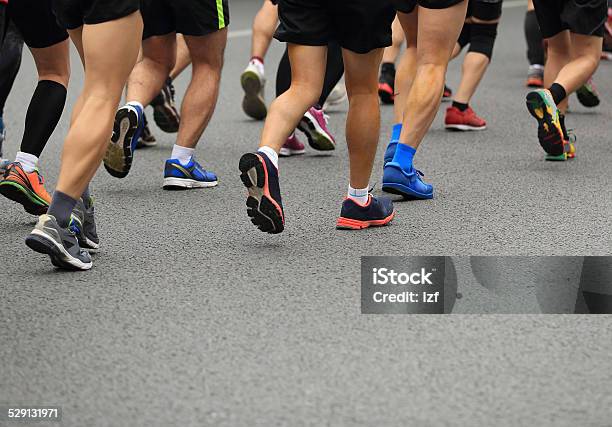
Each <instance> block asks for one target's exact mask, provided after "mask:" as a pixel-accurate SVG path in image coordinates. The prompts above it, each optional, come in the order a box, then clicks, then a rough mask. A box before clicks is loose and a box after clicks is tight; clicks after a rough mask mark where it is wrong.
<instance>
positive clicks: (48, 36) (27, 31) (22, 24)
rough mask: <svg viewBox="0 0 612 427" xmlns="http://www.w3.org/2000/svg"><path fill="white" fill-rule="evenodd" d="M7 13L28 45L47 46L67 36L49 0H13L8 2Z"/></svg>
mask: <svg viewBox="0 0 612 427" xmlns="http://www.w3.org/2000/svg"><path fill="white" fill-rule="evenodd" d="M7 14H8V18H9V19H10V20H11V21H13V24H15V27H17V29H18V30H19V32H20V33H21V35H22V37H23V41H24V42H25V44H26V45H27V46H28V47H31V48H34V49H40V48H44V47H49V46H53V45H54V44H57V43H59V42H63V41H64V40H66V39H67V38H68V33H67V32H66V30H64V29H63V28H62V27H60V26H59V25H58V23H57V20H56V19H55V15H54V14H53V10H52V8H51V0H13V1H11V2H9V4H8V8H7Z"/></svg>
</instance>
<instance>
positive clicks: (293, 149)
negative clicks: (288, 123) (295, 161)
mask: <svg viewBox="0 0 612 427" xmlns="http://www.w3.org/2000/svg"><path fill="white" fill-rule="evenodd" d="M304 148H305V147H304V144H302V142H301V141H300V140H299V139H298V138H297V136H296V135H295V132H293V133H292V134H291V136H290V137H289V138H287V142H285V143H284V144H283V146H282V147H281V149H280V153H279V155H280V156H281V157H289V156H295V155H297V154H304V151H305V150H304Z"/></svg>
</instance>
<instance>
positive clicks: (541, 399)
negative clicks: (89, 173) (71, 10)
mask: <svg viewBox="0 0 612 427" xmlns="http://www.w3.org/2000/svg"><path fill="white" fill-rule="evenodd" d="M259 4H260V2H257V1H250V0H249V1H246V0H243V1H238V0H233V1H232V23H231V30H232V31H233V33H232V38H231V40H230V41H229V44H228V48H227V53H226V65H225V70H224V75H223V82H222V87H221V95H220V99H219V104H218V108H217V111H216V113H215V116H214V118H213V120H212V123H211V125H210V128H209V129H208V130H207V132H206V134H205V135H204V137H203V138H202V141H201V142H200V146H199V147H198V151H197V153H198V156H199V159H200V160H201V161H202V162H203V163H204V165H205V166H206V167H207V168H209V169H211V170H213V171H215V172H216V173H217V174H218V175H219V177H220V183H219V186H218V187H217V188H214V189H205V190H201V191H190V192H164V191H162V189H161V183H162V167H163V161H164V160H165V159H166V158H167V157H168V156H169V154H170V150H171V147H172V144H173V136H172V135H167V134H164V133H162V132H161V131H159V130H158V129H156V128H154V133H155V135H156V137H157V138H158V140H159V142H160V143H159V145H158V147H156V148H151V149H147V150H143V151H139V152H138V153H137V156H136V159H135V165H134V167H133V168H132V171H131V173H130V175H129V176H128V177H127V178H126V179H123V180H118V179H114V178H111V177H110V176H109V175H108V174H106V172H105V171H104V170H103V169H101V170H100V171H99V173H98V175H97V176H96V178H95V180H94V184H93V188H94V194H95V196H96V203H97V214H98V216H97V220H98V227H99V232H100V235H101V239H102V250H101V252H100V253H99V254H98V255H96V256H95V258H94V268H93V270H91V271H90V272H87V273H66V272H57V271H55V270H54V269H53V268H52V266H51V264H50V262H49V260H48V259H47V258H46V257H43V256H41V255H38V254H35V253H33V252H31V251H29V250H28V249H27V248H26V246H25V244H24V237H25V236H26V234H27V233H28V232H29V231H30V230H31V228H32V227H33V224H34V221H35V219H34V218H33V217H31V216H28V215H27V214H25V213H24V212H23V210H22V209H20V207H19V206H17V205H15V204H12V203H9V202H7V201H2V202H1V205H2V207H1V208H0V237H1V240H2V245H1V246H0V272H1V273H2V276H1V277H2V279H1V282H0V283H1V284H0V403H3V402H4V403H10V404H30V405H59V406H61V407H62V409H63V421H62V422H61V423H60V424H59V425H65V426H171V425H172V426H196V425H197V426H201V425H207V426H208V425H210V426H272V425H290V426H294V425H295V426H298V425H300V426H301V425H317V426H320V425H362V426H373V425H379V426H383V425H384V426H386V425H410V426H451V425H452V426H454V425H466V426H490V425H492V424H495V425H498V426H516V425H524V426H577V425H580V426H612V385H611V384H612V358H611V357H610V355H611V354H612V328H610V321H611V319H612V317H610V316H580V315H565V316H564V315H557V316H544V315H515V316H508V315H501V314H489V315H481V316H466V315H451V316H435V315H430V316H405V315H404V316H402V315H396V316H390V315H387V316H385V315H361V314H360V305H359V301H360V294H359V292H360V291H359V280H360V257H361V256H364V255H500V256H501V255H581V256H582V255H609V254H610V252H611V250H610V249H611V247H612V237H611V235H610V229H611V228H612V227H611V222H612V219H611V218H612V215H610V214H611V212H612V194H611V193H612V173H610V165H611V164H612V144H611V140H610V136H609V134H608V133H607V132H608V130H609V123H610V120H612V109H611V108H610V102H609V96H610V94H611V93H612V65H611V64H609V63H603V64H602V65H601V67H600V69H599V71H598V72H597V75H596V77H595V81H596V83H597V84H598V86H599V88H600V91H601V92H602V93H603V94H604V100H603V103H602V105H601V106H600V107H598V108H596V109H593V110H588V109H585V108H583V107H581V106H580V105H579V103H578V102H577V100H576V99H575V98H572V99H571V110H572V112H571V114H570V115H569V116H568V119H567V121H568V125H569V127H570V128H574V129H575V132H576V134H577V136H578V145H577V147H578V157H577V159H576V160H574V161H573V162H567V163H550V162H544V161H543V153H542V151H541V149H540V147H539V145H538V143H537V140H536V129H535V126H534V121H533V119H532V118H531V117H530V116H529V114H528V113H527V111H526V109H525V105H524V94H525V88H524V87H523V79H524V78H525V73H526V69H527V63H526V58H525V43H524V40H523V35H522V31H523V30H522V25H523V14H524V6H521V5H518V6H517V4H516V3H513V2H508V3H507V6H512V7H508V8H506V9H505V10H504V16H503V18H502V23H501V26H500V34H499V37H498V44H497V46H496V51H495V54H494V59H493V64H492V65H491V68H490V70H489V72H488V74H487V76H486V78H485V79H484V81H483V83H482V85H481V88H480V90H479V92H478V94H477V95H476V97H475V98H474V100H473V106H474V108H475V109H476V111H477V112H478V113H480V114H481V115H482V116H484V118H485V119H487V121H488V125H489V129H488V130H486V131H484V132H479V133H469V134H467V133H466V134H464V133H461V134H459V133H448V132H445V131H444V130H443V128H442V121H443V114H442V113H443V108H445V106H444V105H443V106H442V107H441V113H440V114H438V116H437V118H436V120H435V121H434V124H433V126H432V130H431V132H430V133H429V134H428V135H427V137H426V139H425V141H424V144H423V146H422V149H421V150H420V152H419V155H418V158H417V166H418V167H419V168H421V169H423V170H424V171H425V173H426V175H427V177H426V179H428V180H430V182H432V183H433V184H434V185H435V187H436V191H437V193H436V197H435V199H434V200H432V201H420V202H404V203H398V204H397V211H398V213H397V219H396V220H395V221H394V223H393V224H392V226H390V227H386V228H382V229H376V230H368V231H364V232H341V231H337V230H335V228H334V224H335V219H336V217H337V215H338V213H339V209H340V203H341V201H342V197H343V196H344V192H345V191H346V184H347V176H346V167H347V151H346V146H345V144H344V143H343V139H344V130H343V128H344V117H345V112H346V108H347V106H346V105H344V106H341V107H340V108H336V109H335V110H334V111H331V112H330V115H331V129H333V131H334V132H335V134H336V136H337V139H338V140H339V141H340V144H339V145H338V149H337V150H336V152H335V153H333V154H332V155H331V156H323V155H319V154H317V153H315V152H313V151H312V150H308V151H307V153H306V154H305V155H304V156H302V157H298V158H291V159H288V160H282V161H281V179H282V181H281V185H282V190H283V195H284V199H283V201H284V204H285V208H286V217H287V223H286V231H285V232H284V233H283V234H282V235H279V236H270V235H267V234H263V233H260V232H259V231H257V230H256V229H255V228H254V227H253V226H252V225H251V223H250V222H249V221H248V219H247V216H246V212H245V206H244V201H245V191H244V188H243V187H242V185H241V183H240V179H239V174H238V172H237V165H238V159H239V157H240V155H241V154H242V153H244V152H247V151H250V150H253V149H254V148H255V147H256V144H257V138H258V135H259V132H260V129H261V123H258V122H254V121H251V120H249V119H248V118H247V117H245V116H244V114H243V113H242V111H241V108H240V102H241V94H242V92H241V88H240V85H239V75H240V73H241V71H242V70H243V68H244V66H245V65H246V61H247V60H248V57H249V44H250V40H249V38H248V31H244V30H248V29H249V27H250V22H251V19H252V16H253V15H254V13H255V11H256V9H257V7H258V6H259ZM281 54H282V47H281V45H280V44H279V43H277V42H275V43H274V44H273V46H272V49H271V51H270V54H269V56H268V58H267V59H266V64H267V72H268V87H267V96H268V99H271V97H272V92H273V86H274V84H273V81H274V73H275V65H276V64H277V62H278V59H279V58H280V55H281ZM459 70H460V64H459V62H455V63H453V64H451V66H450V70H449V73H448V83H449V85H450V86H451V87H456V86H457V84H458V79H459ZM35 81H36V77H35V69H34V66H33V62H32V60H31V57H30V55H29V54H28V53H27V52H24V61H23V66H22V70H21V72H20V74H19V77H18V82H17V84H16V86H15V88H14V90H13V93H12V94H11V96H10V98H9V100H8V105H7V109H6V112H5V121H6V123H7V126H8V132H9V142H8V143H7V146H6V151H7V152H8V153H9V154H10V155H11V156H12V155H14V153H15V151H16V150H17V148H18V146H17V144H18V140H19V135H21V133H22V128H23V118H24V115H25V110H26V108H27V103H28V100H29V97H30V96H31V93H32V91H33V89H34V86H35ZM187 81H188V76H187V75H184V76H181V77H180V78H179V79H178V80H177V84H176V86H177V91H178V94H179V98H180V95H181V94H182V93H183V91H184V89H185V87H186V84H187ZM81 84H82V72H81V69H80V65H79V63H78V62H77V58H76V56H75V57H73V72H72V81H71V86H70V90H69V102H68V107H67V109H66V111H65V112H64V116H63V118H62V121H61V123H60V125H59V126H58V129H57V130H56V132H55V133H54V135H53V137H52V140H51V141H50V143H49V145H48V148H47V150H46V151H45V153H44V155H43V156H44V157H43V159H42V161H41V167H42V171H43V173H44V175H45V177H46V178H47V182H48V188H50V189H52V188H53V187H54V185H55V182H56V179H57V174H58V169H59V155H60V149H61V146H62V137H63V136H64V135H65V134H66V132H67V127H68V118H69V110H70V108H71V106H72V105H73V102H74V100H75V97H76V95H77V91H78V89H79V87H80V86H81ZM391 120H392V114H391V108H389V107H383V123H384V126H383V131H382V135H381V142H382V143H381V146H380V148H379V155H378V156H377V161H376V165H375V174H374V177H373V181H372V182H376V181H378V182H380V179H381V172H382V152H383V150H384V142H385V141H387V140H388V138H389V129H390V125H391ZM376 192H377V193H378V192H380V184H379V185H378V190H376ZM457 269H458V270H457V271H458V274H459V275H461V274H464V275H467V276H465V280H464V283H465V285H464V286H465V288H461V287H459V291H460V292H462V293H463V295H464V298H463V299H462V300H459V301H458V302H457V306H456V308H457V311H458V312H462V310H461V304H467V302H468V301H470V298H471V301H472V303H473V304H476V306H478V304H477V303H475V302H474V301H475V300H478V301H480V302H481V305H480V308H479V311H478V312H479V313H490V312H498V313H499V312H525V311H527V312H529V311H530V310H531V307H533V309H534V310H536V312H537V307H538V305H537V303H534V301H527V302H525V304H526V305H525V306H524V307H523V306H521V300H520V299H517V298H518V297H516V298H514V297H513V294H512V292H510V291H509V290H508V289H506V292H505V294H504V295H503V298H506V301H507V304H508V305H506V304H500V303H499V300H496V299H495V298H494V297H493V296H492V295H493V294H492V293H491V292H493V291H491V290H490V289H487V288H486V287H482V286H480V287H478V291H477V292H476V291H475V289H476V288H475V286H477V285H475V283H476V279H474V278H473V276H469V275H470V274H471V272H470V270H469V266H467V265H465V264H463V265H462V264H461V263H460V262H459V263H458V264H457ZM508 274H510V273H508ZM521 274H523V270H521V269H516V270H515V271H514V272H512V277H513V278H514V280H516V282H517V283H518V282H520V280H521V277H522V276H521ZM470 289H472V290H473V292H470ZM496 301H497V302H496ZM489 303H490V304H492V305H491V306H489V305H487V304H489ZM493 305H494V306H493ZM527 306H528V307H530V308H529V309H527V308H525V307H527ZM522 308H524V310H521V309H522ZM0 424H2V422H0ZM11 425H13V424H11ZM15 425H16V424H15ZM43 425H44V424H43ZM49 425H58V423H54V424H49Z"/></svg>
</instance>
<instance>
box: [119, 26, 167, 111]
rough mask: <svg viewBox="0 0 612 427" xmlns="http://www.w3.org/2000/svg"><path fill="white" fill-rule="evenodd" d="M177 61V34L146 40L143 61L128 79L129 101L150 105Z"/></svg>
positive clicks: (143, 47) (143, 48)
mask: <svg viewBox="0 0 612 427" xmlns="http://www.w3.org/2000/svg"><path fill="white" fill-rule="evenodd" d="M175 61H176V35H175V33H170V34H166V35H163V36H153V37H149V38H148V39H146V40H144V41H143V42H142V60H141V61H140V62H138V63H137V64H136V66H135V67H134V70H133V71H132V72H131V73H130V77H129V79H128V90H127V96H126V99H127V101H138V102H140V103H141V104H142V105H144V106H146V105H148V104H149V103H150V102H151V100H152V99H153V98H155V96H156V95H157V94H158V93H159V91H160V90H161V88H162V86H163V85H164V82H165V81H166V79H167V78H168V74H170V71H171V70H172V68H173V67H174V63H175Z"/></svg>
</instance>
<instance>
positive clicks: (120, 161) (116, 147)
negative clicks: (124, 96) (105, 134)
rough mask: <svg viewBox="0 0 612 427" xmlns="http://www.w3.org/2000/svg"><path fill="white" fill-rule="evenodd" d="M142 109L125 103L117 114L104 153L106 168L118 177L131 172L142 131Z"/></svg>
mask: <svg viewBox="0 0 612 427" xmlns="http://www.w3.org/2000/svg"><path fill="white" fill-rule="evenodd" d="M142 114H143V112H142V110H141V109H140V107H137V106H134V105H130V104H128V105H124V106H123V107H121V108H119V110H117V113H116V114H115V124H114V125H113V135H112V136H111V141H110V144H108V148H107V149H106V154H105V155H104V168H105V169H106V170H107V171H108V173H110V174H111V175H112V176H114V177H116V178H124V177H126V176H127V174H128V173H130V169H131V168H132V161H133V158H134V150H135V149H136V143H137V142H138V139H139V138H140V133H141V131H142Z"/></svg>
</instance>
